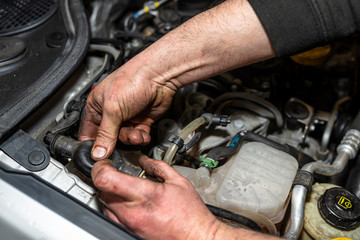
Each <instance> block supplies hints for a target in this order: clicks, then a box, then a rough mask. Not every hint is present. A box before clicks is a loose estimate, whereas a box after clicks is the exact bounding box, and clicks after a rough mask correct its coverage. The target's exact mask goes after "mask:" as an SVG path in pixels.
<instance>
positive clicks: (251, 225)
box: [206, 204, 264, 232]
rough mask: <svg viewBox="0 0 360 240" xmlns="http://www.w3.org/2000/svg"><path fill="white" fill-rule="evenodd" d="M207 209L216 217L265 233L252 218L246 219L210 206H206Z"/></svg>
mask: <svg viewBox="0 0 360 240" xmlns="http://www.w3.org/2000/svg"><path fill="white" fill-rule="evenodd" d="M206 207H207V208H208V209H209V210H210V212H211V213H212V214H213V215H214V216H216V217H219V218H223V219H226V220H230V221H232V222H236V223H238V224H241V225H243V226H245V227H248V228H250V229H252V230H254V231H257V232H264V230H263V229H262V228H261V227H260V226H259V224H257V223H256V222H254V221H253V220H251V219H250V218H247V217H244V216H242V215H239V214H236V213H233V212H230V211H228V210H225V209H222V208H218V207H215V206H212V205H209V204H206Z"/></svg>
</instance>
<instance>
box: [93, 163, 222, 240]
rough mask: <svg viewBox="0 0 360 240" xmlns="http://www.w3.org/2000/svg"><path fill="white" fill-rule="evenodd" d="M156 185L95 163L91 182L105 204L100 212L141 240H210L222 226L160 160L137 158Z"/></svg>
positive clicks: (182, 178)
mask: <svg viewBox="0 0 360 240" xmlns="http://www.w3.org/2000/svg"><path fill="white" fill-rule="evenodd" d="M140 165H141V166H142V167H143V168H144V169H145V171H146V172H147V173H148V174H149V175H151V176H154V177H156V178H157V179H158V180H159V182H153V181H150V180H148V179H143V178H138V177H134V176H130V175H127V174H124V173H121V172H119V171H117V170H116V169H115V168H114V167H113V166H112V163H111V162H110V161H108V160H104V161H98V162H96V164H95V165H94V167H93V169H92V179H93V181H94V184H95V186H96V187H97V188H98V189H99V190H100V191H101V192H100V198H101V199H102V200H103V202H104V203H105V204H106V209H105V210H104V213H105V214H106V215H107V216H108V217H110V218H111V219H112V220H114V221H115V222H118V223H120V224H122V225H125V226H126V227H127V228H129V229H130V230H132V231H133V232H135V233H136V234H138V235H139V236H141V237H143V238H145V239H212V238H213V237H214V235H215V234H216V232H217V231H218V227H219V226H220V225H222V224H223V223H221V222H220V221H219V220H217V219H216V218H215V217H214V216H213V215H212V214H211V213H210V211H209V210H208V209H207V208H206V206H205V205H204V203H203V202H202V200H201V198H200V197H199V195H198V194H197V192H196V191H195V189H194V188H193V187H192V185H191V183H190V182H189V181H188V180H186V179H185V178H184V177H182V176H181V175H180V174H179V173H178V172H176V171H175V170H174V169H173V168H172V167H170V166H169V165H168V164H166V163H165V162H163V161H158V160H153V159H150V158H147V157H146V156H142V157H140Z"/></svg>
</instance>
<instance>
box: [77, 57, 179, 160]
mask: <svg viewBox="0 0 360 240" xmlns="http://www.w3.org/2000/svg"><path fill="white" fill-rule="evenodd" d="M141 64H142V62H141V60H139V59H138V60H137V62H136V60H133V61H130V62H128V63H127V64H126V66H124V67H122V68H120V69H118V70H117V71H115V72H114V73H112V74H111V75H109V76H108V77H107V78H106V79H104V80H103V81H102V82H101V83H100V84H99V85H97V86H96V87H95V88H94V89H93V90H92V92H91V93H90V94H89V96H88V99H87V103H86V105H85V108H84V114H83V116H82V121H81V124H80V129H79V140H80V141H85V140H94V139H95V142H94V146H93V149H92V157H93V159H94V160H99V159H106V158H109V156H110V155H111V153H112V152H113V150H114V148H115V145H116V141H117V139H119V140H120V141H122V142H123V143H125V144H134V145H137V144H147V143H149V142H150V135H149V132H150V126H151V124H152V123H153V122H154V121H155V120H156V119H157V118H158V117H160V116H161V115H162V114H163V113H164V112H165V111H166V110H167V109H168V108H169V106H170V104H171V100H172V96H173V94H174V93H175V90H173V89H171V88H169V87H167V86H164V85H161V84H159V83H158V82H156V81H152V80H151V79H156V77H155V76H150V75H149V73H152V71H151V70H148V69H147V68H146V67H142V68H141V69H139V66H142V65H141Z"/></svg>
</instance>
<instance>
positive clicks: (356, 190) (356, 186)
mask: <svg viewBox="0 0 360 240" xmlns="http://www.w3.org/2000/svg"><path fill="white" fill-rule="evenodd" d="M350 164H351V170H350V174H349V177H348V179H347V182H346V186H345V188H346V189H347V190H349V191H350V192H352V193H353V194H355V195H356V196H357V197H358V198H360V156H359V157H357V158H356V159H355V160H354V161H353V162H350Z"/></svg>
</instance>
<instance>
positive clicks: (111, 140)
mask: <svg viewBox="0 0 360 240" xmlns="http://www.w3.org/2000/svg"><path fill="white" fill-rule="evenodd" d="M120 125H121V119H120V118H119V117H116V115H112V114H106V113H105V112H104V113H103V116H102V119H101V123H100V126H99V128H98V129H97V134H96V138H95V142H94V145H93V148H92V151H91V157H92V158H93V159H94V160H103V159H107V158H109V157H110V155H111V154H112V152H113V151H114V149H115V145H116V141H117V138H118V134H119V129H120Z"/></svg>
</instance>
